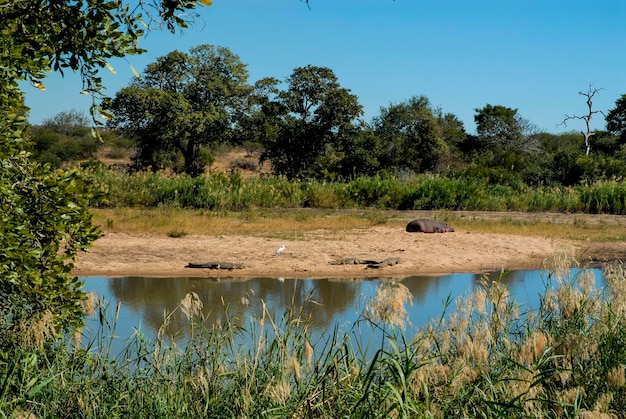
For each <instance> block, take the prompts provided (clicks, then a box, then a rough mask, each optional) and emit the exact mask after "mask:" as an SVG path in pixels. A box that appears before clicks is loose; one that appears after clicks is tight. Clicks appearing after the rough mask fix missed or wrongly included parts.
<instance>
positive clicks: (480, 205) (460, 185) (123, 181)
mask: <svg viewBox="0 0 626 419" xmlns="http://www.w3.org/2000/svg"><path fill="white" fill-rule="evenodd" d="M90 176H91V177H92V178H93V181H94V183H95V184H96V185H98V186H99V188H100V189H101V190H102V191H103V192H104V194H105V196H106V199H104V200H99V201H94V202H92V205H93V206H94V207H146V208H154V207H162V206H166V207H181V208H195V209H204V210H211V211H221V210H227V211H247V210H256V209H269V208H325V209H339V208H370V207H373V208H378V209H394V210H474V211H524V212H587V213H608V214H624V213H626V186H625V184H624V183H623V182H618V181H600V182H596V183H592V184H585V185H578V186H575V187H556V186H552V187H536V188H530V187H524V186H517V187H512V186H509V185H506V184H493V183H490V182H487V181H486V180H481V179H477V178H471V179H467V178H463V177H459V178H452V177H451V178H447V177H442V176H439V175H431V174H420V175H413V176H406V177H403V178H402V179H398V178H395V177H392V176H387V177H381V176H375V177H358V178H355V179H352V180H350V181H347V182H320V181H315V180H310V181H297V180H295V181H290V180H287V179H286V178H284V177H267V178H258V177H257V178H244V177H242V176H241V175H240V174H239V173H238V172H237V171H233V172H232V173H230V174H224V173H221V172H218V173H213V174H209V175H206V176H202V177H197V178H191V177H188V176H185V175H163V174H155V173H146V172H141V173H132V174H125V173H118V172H113V171H108V170H103V169H101V168H96V169H94V170H92V171H91V172H90Z"/></svg>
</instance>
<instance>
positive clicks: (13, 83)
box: [0, 0, 196, 362]
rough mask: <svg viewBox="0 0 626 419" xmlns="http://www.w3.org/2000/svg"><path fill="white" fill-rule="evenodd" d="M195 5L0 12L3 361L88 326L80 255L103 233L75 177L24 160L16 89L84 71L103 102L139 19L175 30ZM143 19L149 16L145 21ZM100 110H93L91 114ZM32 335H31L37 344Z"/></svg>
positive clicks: (63, 6) (18, 3)
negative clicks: (25, 347)
mask: <svg viewBox="0 0 626 419" xmlns="http://www.w3.org/2000/svg"><path fill="white" fill-rule="evenodd" d="M195 6H196V2H195V1H156V0H154V1H153V0H148V1H141V2H137V3H136V4H135V7H131V4H129V3H124V2H115V1H110V0H90V1H89V2H83V1H70V0H66V1H62V0H61V1H31V0H15V1H11V2H6V1H5V2H2V3H1V4H0V22H2V25H0V348H1V349H0V362H3V361H5V360H6V358H5V357H6V355H7V352H5V350H6V349H7V348H10V347H11V346H13V345H16V344H19V343H20V342H19V341H20V337H22V338H24V339H23V340H24V342H26V343H28V342H30V343H32V339H29V338H28V329H29V327H31V329H30V330H31V331H32V330H34V329H35V328H34V326H35V325H37V324H41V323H42V320H43V319H46V318H50V319H51V321H46V322H45V323H46V325H47V328H46V330H47V331H48V332H49V334H48V335H46V334H44V336H49V335H50V334H53V332H54V331H56V332H59V331H61V330H63V329H66V328H69V327H74V326H77V325H79V324H80V323H81V322H82V314H83V313H82V311H81V309H80V300H81V299H82V298H83V293H82V292H81V291H80V286H81V283H80V281H79V280H78V279H77V278H75V277H72V276H71V270H72V267H73V263H74V260H75V258H76V255H77V252H78V251H80V250H84V249H86V248H87V247H88V246H89V245H90V244H91V243H92V242H93V241H94V240H95V239H96V238H97V237H98V233H97V231H96V229H95V228H94V227H93V226H92V224H91V215H90V214H89V212H88V210H87V204H88V202H89V200H90V199H93V196H92V194H91V192H90V187H89V184H88V182H85V179H84V178H83V177H82V176H81V174H80V173H78V172H76V171H53V170H51V168H50V166H49V165H42V164H39V163H36V162H34V161H33V160H32V159H31V157H30V155H29V152H28V146H27V141H26V138H27V125H26V118H25V114H26V108H25V107H24V104H23V92H22V90H21V89H20V85H19V82H20V81H27V82H30V83H32V84H34V85H35V86H37V87H39V88H41V89H43V88H44V84H43V80H44V78H45V77H46V75H47V74H48V73H49V72H51V71H57V72H61V73H62V72H64V71H65V70H67V69H69V70H76V71H78V72H79V73H80V74H81V76H82V80H83V89H84V90H86V91H87V92H88V93H91V94H92V95H93V96H94V100H95V98H97V97H98V96H99V95H101V91H102V84H101V79H100V77H99V76H98V70H99V69H101V68H105V67H106V66H107V65H108V63H107V60H109V59H110V58H112V57H122V56H125V55H127V54H135V53H139V52H141V50H140V49H139V48H138V47H137V40H138V38H139V37H140V36H141V34H142V31H143V29H142V28H143V25H142V19H145V18H146V16H147V17H150V18H152V20H151V21H150V22H155V23H156V22H158V21H160V22H162V23H164V24H166V25H167V26H168V27H170V28H171V29H173V28H174V27H175V26H176V25H179V26H185V24H186V21H185V20H184V18H183V17H180V16H178V13H179V12H181V11H183V10H186V9H193V8H194V7H195ZM142 13H144V14H143V15H142ZM96 112H97V106H94V107H92V115H95V114H96ZM31 337H32V336H31Z"/></svg>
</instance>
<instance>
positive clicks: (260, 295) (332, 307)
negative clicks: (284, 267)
mask: <svg viewBox="0 0 626 419" xmlns="http://www.w3.org/2000/svg"><path fill="white" fill-rule="evenodd" d="M594 273H595V275H596V278H597V280H596V286H600V285H602V284H601V283H600V282H601V271H599V270H595V271H594ZM483 280H486V281H489V282H491V281H497V280H500V281H502V282H503V283H504V284H505V285H506V286H507V288H508V290H509V292H510V294H511V296H512V298H513V299H514V300H515V301H517V302H518V303H519V304H522V306H527V307H530V308H532V307H536V306H537V304H538V302H539V296H540V295H541V294H542V292H543V291H544V288H545V272H543V271H512V272H508V273H506V274H505V275H500V272H494V273H491V274H488V275H476V274H454V275H444V276H435V277H432V276H431V277H427V276H411V277H407V278H404V279H403V280H402V283H403V284H404V285H406V286H407V288H408V289H409V291H410V292H411V294H412V295H413V304H412V306H411V307H407V310H408V313H409V318H408V320H409V324H410V325H411V326H412V327H421V326H423V325H424V324H426V323H427V322H428V321H429V320H430V319H432V318H436V317H438V316H440V315H441V313H442V310H443V302H444V301H445V300H446V299H448V298H450V299H454V298H456V297H458V296H461V295H464V294H467V293H469V292H472V291H473V290H474V289H475V287H477V286H478V285H479V284H480V282H481V281H483ZM379 283H380V281H378V280H364V279H363V280H359V279H352V280H351V279H347V280H346V279H342V280H330V279H315V280H313V279H286V280H285V281H279V280H278V279H277V278H255V279H250V280H224V279H222V280H221V281H219V282H218V281H215V280H210V279H202V278H143V277H127V278H103V277H91V278H85V290H86V291H95V292H97V293H98V294H99V295H100V296H101V298H103V299H104V300H106V301H108V302H109V304H110V306H111V307H115V306H116V305H117V303H118V302H119V303H120V304H121V312H120V317H119V319H118V324H117V332H116V333H117V335H118V336H119V337H121V338H128V337H130V336H131V335H132V333H133V331H134V330H135V328H141V329H142V332H143V333H144V334H146V335H151V334H154V333H156V331H157V330H158V329H159V328H160V327H161V325H162V324H163V323H164V319H165V315H166V313H170V312H171V311H172V310H174V309H175V308H176V307H177V306H178V304H179V303H180V301H181V300H182V299H183V298H184V297H185V295H186V294H187V293H189V292H191V291H193V292H195V293H197V294H198V296H199V297H200V300H201V301H202V303H203V315H204V316H205V318H206V319H207V322H209V324H212V323H219V322H222V321H224V320H226V318H225V316H228V320H229V321H230V322H231V324H233V325H236V326H242V327H247V326H248V325H249V324H250V319H253V318H260V317H261V314H262V309H263V308H262V302H265V303H266V306H267V308H268V311H269V313H270V314H271V315H272V316H273V317H274V318H279V317H280V316H282V315H283V314H284V313H285V312H286V311H287V310H288V309H290V308H293V309H294V310H296V311H297V312H299V311H300V310H302V313H303V315H304V316H305V317H306V318H309V317H310V322H311V328H312V330H313V331H314V332H315V333H320V334H321V333H322V332H325V331H327V330H332V328H333V327H334V326H335V325H336V324H339V325H348V327H349V326H350V325H352V324H353V323H354V322H355V321H356V320H357V319H358V316H359V314H361V312H362V311H363V310H364V307H365V301H366V300H367V299H368V298H370V297H372V296H373V295H374V294H375V291H376V287H377V286H378V285H379ZM452 308H454V306H452V307H451V309H452ZM171 320H172V321H171V324H170V326H169V328H168V330H167V332H168V334H169V336H170V338H171V339H176V340H182V341H184V340H185V338H186V337H187V334H188V331H189V330H188V321H187V319H186V317H185V316H184V315H183V314H182V313H180V312H177V313H175V315H174V316H172V319H171ZM92 323H93V324H91V325H90V328H91V329H93V328H94V327H97V321H96V320H93V321H92ZM88 326H89V325H88ZM88 333H89V332H88Z"/></svg>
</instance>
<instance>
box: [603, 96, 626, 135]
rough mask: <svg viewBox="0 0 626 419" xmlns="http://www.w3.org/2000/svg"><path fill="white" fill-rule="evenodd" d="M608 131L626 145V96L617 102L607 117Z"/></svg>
mask: <svg viewBox="0 0 626 419" xmlns="http://www.w3.org/2000/svg"><path fill="white" fill-rule="evenodd" d="M606 130H607V131H608V132H609V133H610V134H612V135H616V136H618V137H619V138H620V142H621V143H622V144H624V143H626V94H624V95H622V96H621V97H620V98H619V99H617V100H616V101H615V107H614V108H613V109H611V110H610V111H609V113H608V114H607V116H606Z"/></svg>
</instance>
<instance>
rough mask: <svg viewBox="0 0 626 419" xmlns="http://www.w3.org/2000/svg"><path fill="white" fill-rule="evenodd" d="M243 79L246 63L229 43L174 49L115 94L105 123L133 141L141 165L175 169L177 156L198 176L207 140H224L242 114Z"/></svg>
mask: <svg viewBox="0 0 626 419" xmlns="http://www.w3.org/2000/svg"><path fill="white" fill-rule="evenodd" d="M247 79H248V71H247V69H246V65H245V64H244V63H243V62H241V60H240V59H239V57H238V56H237V55H235V54H233V53H232V52H231V51H230V50H229V49H228V48H225V47H218V46H214V45H208V44H207V45H200V46H197V47H194V48H192V49H191V50H190V51H189V53H188V54H187V53H184V52H180V51H173V52H170V53H169V54H167V55H166V56H163V57H159V58H158V59H157V61H156V62H154V63H152V64H150V65H148V67H147V68H146V70H145V72H144V74H143V75H142V76H141V77H140V78H139V79H137V80H135V81H133V82H132V84H131V85H130V86H129V87H126V88H124V89H122V90H121V91H119V92H118V93H117V94H116V96H115V98H114V99H113V100H112V101H111V102H110V104H109V106H108V108H109V109H110V110H111V111H112V113H113V115H114V117H113V119H112V120H111V121H110V123H109V124H110V126H113V127H117V128H121V129H122V130H123V131H124V132H125V133H127V134H128V135H129V136H131V137H132V138H134V139H135V140H136V141H137V143H138V150H137V155H136V156H135V159H136V162H137V163H138V165H139V166H140V167H152V168H153V169H159V168H162V167H164V166H169V167H173V168H174V169H177V164H176V160H177V156H178V155H180V156H182V158H183V164H182V168H181V169H180V170H181V171H184V172H185V173H187V174H189V175H192V176H198V175H200V174H202V173H203V171H204V168H205V166H206V164H207V163H208V162H209V161H210V160H209V159H210V151H211V150H210V147H211V145H215V144H216V143H218V142H227V141H228V138H229V137H230V136H231V135H232V130H233V128H234V127H235V126H236V125H237V123H238V120H239V118H240V117H241V115H242V114H244V113H245V111H246V108H247V107H248V98H249V95H250V92H251V90H252V88H251V87H250V86H249V85H248V84H247Z"/></svg>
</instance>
